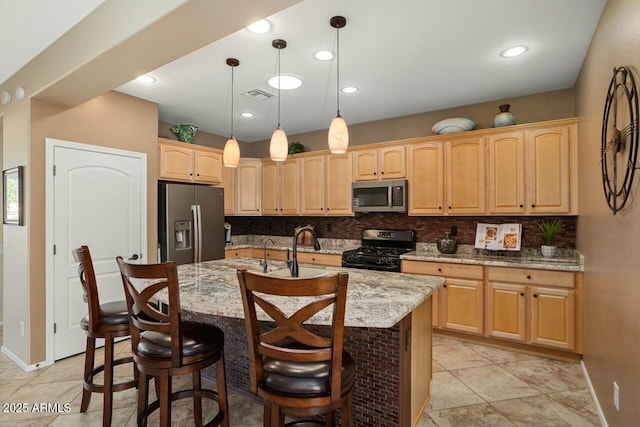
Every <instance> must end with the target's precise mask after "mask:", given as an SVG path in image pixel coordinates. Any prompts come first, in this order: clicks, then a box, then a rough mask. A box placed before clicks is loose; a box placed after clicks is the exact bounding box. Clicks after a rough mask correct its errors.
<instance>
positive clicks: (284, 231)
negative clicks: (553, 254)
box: [225, 213, 578, 249]
mask: <svg viewBox="0 0 640 427" xmlns="http://www.w3.org/2000/svg"><path fill="white" fill-rule="evenodd" d="M550 219H559V220H561V221H563V222H564V223H565V227H564V229H563V230H562V231H561V232H560V233H558V235H557V236H556V240H555V245H556V246H558V247H559V248H567V249H574V248H575V242H576V227H577V224H578V217H575V216H554V217H540V216H504V217H500V216H478V217H472V216H458V217H449V216H447V217H427V216H407V215H406V214H395V213H357V214H356V215H355V216H352V217H351V216H346V217H308V216H257V217H246V216H228V217H226V218H225V221H227V222H228V223H230V224H231V229H232V233H233V235H241V234H261V235H273V236H293V232H294V229H295V228H296V227H298V226H301V225H307V224H310V225H313V226H314V228H315V230H316V233H317V235H318V237H323V238H330V239H355V240H359V239H360V238H361V235H360V232H361V230H362V229H363V228H410V229H414V230H416V236H417V241H418V242H422V243H434V242H435V241H436V239H438V238H440V237H442V236H443V235H444V234H445V233H447V232H449V230H450V229H451V227H452V226H456V227H457V228H458V236H457V239H458V241H459V243H460V244H463V245H473V244H474V242H475V235H476V225H477V224H478V223H479V222H487V223H491V224H502V223H513V222H515V223H521V224H522V245H523V246H526V247H539V246H540V245H541V244H543V243H544V242H543V240H542V237H541V236H540V232H539V231H538V227H537V225H536V223H537V222H538V221H540V220H550Z"/></svg>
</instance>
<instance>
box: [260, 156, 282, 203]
mask: <svg viewBox="0 0 640 427" xmlns="http://www.w3.org/2000/svg"><path fill="white" fill-rule="evenodd" d="M278 178H279V166H278V163H277V162H263V163H262V214H263V215H277V214H278V213H279V207H280V201H279V200H278V195H279V191H278V190H279V188H278V187H279V181H280V180H279V179H278Z"/></svg>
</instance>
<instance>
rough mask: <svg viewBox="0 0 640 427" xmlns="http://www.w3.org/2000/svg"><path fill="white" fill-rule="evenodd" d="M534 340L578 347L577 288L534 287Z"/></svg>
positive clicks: (532, 332)
mask: <svg viewBox="0 0 640 427" xmlns="http://www.w3.org/2000/svg"><path fill="white" fill-rule="evenodd" d="M530 291H531V343H532V344H538V345H546V346H550V347H558V348H563V349H567V350H573V349H574V348H575V324H576V313H575V301H576V291H574V290H567V289H554V288H542V287H531V289H530Z"/></svg>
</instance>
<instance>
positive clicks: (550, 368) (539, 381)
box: [500, 359, 587, 393]
mask: <svg viewBox="0 0 640 427" xmlns="http://www.w3.org/2000/svg"><path fill="white" fill-rule="evenodd" d="M500 366H501V367H502V368H503V369H505V370H507V371H509V372H511V373H512V374H513V375H515V376H516V377H518V378H520V379H521V380H522V381H524V382H526V383H527V384H529V385H531V386H533V387H535V388H536V389H538V390H539V391H540V392H541V393H552V392H555V391H565V390H578V389H584V388H587V382H586V381H585V379H584V376H583V375H582V369H581V368H580V365H578V364H577V363H572V362H564V361H559V360H552V359H538V360H525V361H521V362H513V363H506V364H503V365H500Z"/></svg>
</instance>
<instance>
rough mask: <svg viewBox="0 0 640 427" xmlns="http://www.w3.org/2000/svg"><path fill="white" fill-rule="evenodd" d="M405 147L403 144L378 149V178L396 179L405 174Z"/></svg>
mask: <svg viewBox="0 0 640 427" xmlns="http://www.w3.org/2000/svg"><path fill="white" fill-rule="evenodd" d="M406 165H407V161H406V148H405V146H404V145H402V146H397V147H386V148H380V149H378V171H379V172H380V174H379V178H380V179H398V178H404V177H406V176H407V166H406Z"/></svg>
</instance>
